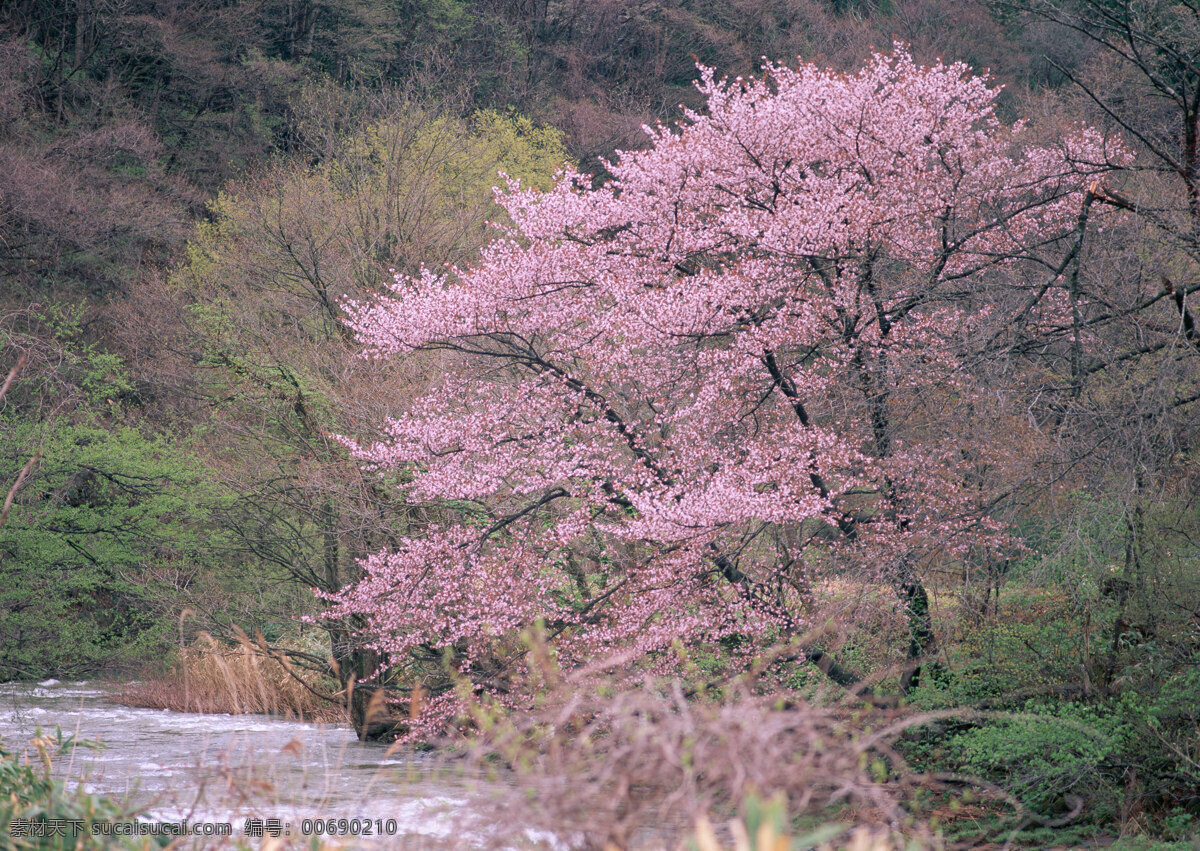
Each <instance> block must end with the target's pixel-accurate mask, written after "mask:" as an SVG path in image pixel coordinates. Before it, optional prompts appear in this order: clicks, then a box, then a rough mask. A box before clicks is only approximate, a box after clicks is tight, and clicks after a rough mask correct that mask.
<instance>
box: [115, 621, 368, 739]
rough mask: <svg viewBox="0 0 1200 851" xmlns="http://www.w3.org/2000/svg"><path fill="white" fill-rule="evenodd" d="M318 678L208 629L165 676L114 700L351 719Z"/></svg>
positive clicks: (166, 706) (182, 709)
mask: <svg viewBox="0 0 1200 851" xmlns="http://www.w3.org/2000/svg"><path fill="white" fill-rule="evenodd" d="M315 679H316V678H315V677H313V676H312V675H311V674H307V673H306V672H303V673H302V672H298V671H297V670H296V669H295V668H293V667H291V666H290V665H288V664H287V662H286V661H285V660H282V659H279V658H276V657H272V656H268V655H266V654H264V653H263V652H262V651H261V650H260V649H259V648H257V647H255V646H254V645H253V644H252V643H250V642H249V641H248V640H246V641H242V642H240V643H239V644H237V645H224V644H221V643H219V642H217V641H216V640H215V639H214V638H213V637H212V636H210V635H208V634H207V633H202V634H201V636H200V638H199V639H197V640H196V641H195V642H194V643H193V644H192V645H191V646H188V647H183V648H181V650H180V652H179V657H178V658H177V659H176V661H175V663H174V665H172V667H171V669H170V671H169V672H168V673H167V674H166V675H165V676H161V677H155V678H152V679H148V680H145V681H142V682H136V683H130V684H128V685H126V686H125V687H124V688H122V689H121V690H120V691H119V692H118V693H117V694H116V695H114V699H115V700H117V701H118V702H119V703H123V704H125V705H127V706H140V707H145V708H148V709H171V710H174V711H176V712H199V713H204V714H217V713H226V714H230V715H243V714H263V715H276V716H281V717H284V718H294V719H302V720H308V721H344V720H346V709H345V706H344V705H343V704H342V703H341V701H338V700H336V699H331V698H329V697H323V696H322V695H323V694H325V693H326V692H328V689H322V688H321V685H320V684H319V683H316V682H313V680H315Z"/></svg>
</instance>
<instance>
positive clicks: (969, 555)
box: [329, 45, 1125, 736]
mask: <svg viewBox="0 0 1200 851" xmlns="http://www.w3.org/2000/svg"><path fill="white" fill-rule="evenodd" d="M698 85H699V87H700V89H701V91H702V93H703V94H704V95H705V96H706V98H707V109H706V110H705V111H704V112H702V113H693V112H689V113H687V115H686V120H685V121H684V122H682V123H681V124H680V125H679V126H677V127H664V126H659V127H657V128H652V129H648V131H647V132H648V133H649V134H650V137H651V142H652V144H651V147H650V148H649V149H648V150H646V151H642V152H637V153H625V154H622V155H620V156H619V158H618V161H617V162H614V163H611V164H607V167H608V168H609V170H610V172H611V174H612V175H613V179H612V180H611V181H610V182H608V183H606V184H604V185H595V184H594V183H593V181H592V180H591V179H590V178H589V177H588V176H586V175H583V174H579V173H576V172H572V171H568V172H566V173H564V174H563V175H562V176H561V178H560V180H559V181H558V183H557V185H556V186H555V187H554V188H553V189H551V190H550V191H548V192H537V191H532V190H525V189H522V188H521V187H520V186H519V185H517V184H516V183H515V182H512V183H510V184H509V187H508V190H507V191H506V192H502V193H498V198H499V200H500V203H501V205H502V206H503V207H504V209H505V210H506V211H507V213H508V216H509V218H510V220H511V223H510V224H508V225H505V226H504V228H502V231H503V233H502V235H501V236H500V237H499V238H497V239H496V240H494V241H493V242H492V243H491V244H490V245H489V246H488V247H487V248H486V249H485V250H484V251H483V254H482V256H481V257H480V259H479V261H478V263H477V264H476V265H474V266H473V267H470V268H446V269H442V270H432V269H430V270H426V271H424V273H423V274H421V275H420V276H419V277H416V278H410V277H403V276H400V277H397V279H396V281H395V283H394V284H393V285H392V294H391V295H389V296H387V297H384V298H381V299H379V300H377V301H372V302H369V303H365V302H349V303H348V304H347V305H346V307H347V310H348V317H349V318H348V322H349V324H350V325H351V327H352V328H353V329H354V331H355V332H356V333H357V334H358V336H359V339H360V340H361V341H362V343H363V344H364V346H365V348H366V353H367V354H368V355H369V356H372V357H391V356H395V355H399V354H402V353H405V352H412V351H416V350H434V351H442V352H444V353H445V355H444V358H443V360H442V363H444V364H445V365H446V367H445V372H444V374H443V375H441V376H440V378H439V380H437V381H435V382H434V384H433V386H432V389H431V390H429V392H427V393H425V394H424V395H422V396H420V397H419V398H415V399H411V400H408V401H407V403H406V405H405V409H404V411H403V412H402V413H399V415H398V416H396V417H395V418H393V419H389V420H388V421H387V423H386V429H385V431H386V433H385V435H384V436H383V437H382V439H379V440H377V441H375V442H361V443H358V442H354V441H351V440H348V439H347V440H346V444H347V445H348V446H349V447H350V448H351V450H352V452H353V453H354V454H355V455H356V456H357V457H358V458H359V459H361V460H362V461H363V462H364V463H365V464H366V465H367V466H369V467H371V468H375V469H378V470H381V471H390V472H391V473H392V474H393V477H397V476H398V478H399V479H400V480H401V481H403V482H404V484H403V485H401V486H402V487H403V488H404V490H405V492H406V495H407V498H408V499H410V500H411V501H413V502H428V503H431V504H437V505H441V506H443V508H442V509H441V514H440V515H439V516H440V517H441V518H443V522H440V523H438V524H431V525H429V526H428V527H427V528H425V529H423V530H422V531H421V532H420V533H414V534H412V535H411V536H409V537H406V538H404V539H402V540H400V541H398V542H397V545H396V546H395V547H393V548H391V549H389V550H387V551H384V552H379V553H377V554H375V555H373V556H371V557H370V558H368V559H366V560H365V561H364V563H363V567H364V569H365V578H364V579H363V580H362V581H361V582H359V583H357V584H355V585H353V586H350V587H348V588H346V589H344V590H343V591H342V592H341V593H339V594H337V595H335V596H333V597H331V599H330V603H331V605H330V612H329V614H330V616H332V617H339V616H348V615H359V616H364V617H365V618H366V620H367V622H368V623H369V625H370V627H369V631H368V633H367V634H366V635H364V636H363V640H364V641H367V642H368V643H370V644H371V645H372V646H374V647H376V648H377V649H378V650H379V651H381V652H382V653H383V654H384V655H385V657H386V658H387V659H388V660H389V664H390V665H392V666H394V670H399V671H401V672H402V673H404V672H407V675H408V676H409V677H410V678H411V679H412V681H413V683H414V691H416V692H418V693H425V694H429V695H430V697H429V699H428V701H426V702H425V703H423V704H422V705H421V706H420V707H417V706H414V710H416V709H420V710H421V712H420V721H419V723H417V724H416V725H414V727H413V731H412V733H411V735H413V736H417V735H421V734H423V733H427V732H430V731H431V730H433V729H434V728H435V727H436V726H437V725H438V724H441V723H443V722H444V721H445V720H446V719H448V718H450V717H451V716H452V715H453V714H454V712H455V709H456V706H457V705H458V701H460V700H461V699H462V694H463V690H462V689H461V688H460V689H458V690H457V691H456V690H454V689H452V688H451V687H450V685H451V681H452V678H451V677H449V676H445V677H443V678H442V679H441V680H439V679H437V678H436V677H433V676H431V675H429V674H428V673H425V674H421V672H422V671H426V672H427V671H428V670H430V667H429V666H430V663H434V662H437V661H438V660H442V662H443V664H444V665H445V669H446V670H448V671H450V672H451V673H452V674H454V676H455V678H457V679H458V680H459V682H468V683H470V684H471V685H472V686H473V688H474V692H475V694H477V695H492V696H494V698H495V699H497V700H499V701H501V702H502V703H509V704H512V705H518V704H519V703H520V702H521V701H522V700H524V699H525V695H526V694H527V691H526V689H527V688H528V686H527V685H526V680H525V676H526V674H527V670H526V665H527V662H526V647H525V645H523V644H522V641H521V640H520V636H521V634H522V632H523V631H527V630H530V629H531V628H534V627H535V625H536V628H537V629H540V630H542V632H543V634H544V636H545V637H546V639H547V641H548V645H549V646H550V647H551V648H552V650H553V653H554V654H555V656H556V661H557V663H558V664H559V665H561V666H562V667H563V668H564V669H568V670H570V669H578V668H581V667H583V666H587V665H589V663H595V662H597V660H602V659H605V658H608V657H614V656H615V657H617V658H620V659H621V660H623V661H624V662H625V663H627V664H631V665H633V667H634V668H635V669H639V670H645V669H647V668H649V669H658V670H667V669H670V668H671V667H672V666H674V665H677V664H678V654H679V653H680V652H685V651H691V650H695V649H696V648H712V647H718V648H720V651H721V656H722V658H726V659H730V660H733V661H735V662H736V660H737V659H739V658H743V657H746V656H748V655H750V654H753V653H756V652H759V651H760V650H761V649H762V648H763V647H765V646H768V645H770V644H773V643H778V642H784V641H787V640H789V639H791V638H794V637H795V636H797V635H799V634H800V633H801V632H803V630H804V629H805V628H806V624H808V623H809V622H810V620H811V615H810V614H809V613H808V609H809V608H810V607H809V601H810V596H809V594H808V588H809V581H810V579H811V577H812V576H814V575H815V574H818V573H828V572H831V571H833V572H842V573H845V574H847V575H853V576H856V577H864V578H867V577H869V578H872V579H874V580H875V581H884V582H888V583H892V584H894V585H895V586H896V587H897V588H899V589H903V591H904V593H905V594H906V596H907V600H908V602H909V603H910V605H912V606H914V607H917V606H919V604H920V603H921V602H922V601H923V599H924V591H923V589H922V587H921V584H920V577H921V572H922V570H924V569H926V568H927V567H928V566H929V565H931V564H945V563H952V564H958V565H966V564H968V563H969V562H970V561H971V560H973V559H979V558H981V557H984V556H985V555H986V554H988V553H995V552H998V551H999V550H1002V549H1004V548H1005V547H1008V546H1010V545H1011V543H1012V541H1011V538H1010V536H1009V534H1008V532H1007V530H1006V529H1005V528H1004V526H1003V524H1002V523H1000V522H999V521H998V520H996V519H994V517H993V514H992V511H991V509H992V507H993V505H994V504H995V501H996V500H997V498H998V497H999V494H998V493H997V492H996V491H995V489H994V488H989V487H983V486H980V484H979V481H978V477H975V478H973V477H972V474H971V471H972V470H974V469H978V468H980V467H984V466H987V465H989V464H992V465H994V464H1003V463H1005V461H1006V453H1009V448H1008V447H1007V446H1006V445H1005V444H1004V441H996V440H985V439H981V437H980V436H981V435H982V434H984V431H983V430H981V429H980V428H978V427H977V426H976V424H975V422H974V420H978V419H980V418H981V417H984V416H986V413H985V412H986V410H987V392H986V391H987V388H986V387H985V386H981V383H980V381H979V380H978V377H977V372H976V371H975V370H974V369H973V367H972V363H973V361H972V359H971V354H972V352H974V351H975V348H974V346H975V344H976V341H977V339H978V338H979V336H980V335H982V334H984V333H985V330H986V329H989V328H994V327H997V326H998V325H1000V324H1003V323H1006V322H1010V321H1013V320H1014V319H1015V318H1016V317H1018V316H1019V317H1020V318H1021V319H1022V321H1031V322H1038V321H1053V320H1054V319H1055V318H1056V317H1058V316H1060V315H1061V313H1062V311H1064V310H1069V309H1070V307H1069V304H1068V302H1067V301H1066V300H1064V298H1062V297H1061V296H1062V293H1063V292H1065V287H1066V284H1065V283H1064V281H1066V280H1067V279H1068V278H1069V277H1070V270H1071V264H1072V263H1077V262H1078V255H1079V245H1080V241H1081V240H1082V238H1083V234H1084V231H1085V230H1086V228H1087V221H1088V212H1089V209H1090V207H1091V201H1092V200H1093V199H1094V197H1095V195H1094V192H1092V191H1089V186H1091V187H1092V188H1093V189H1094V188H1095V183H1094V182H1095V181H1096V180H1097V179H1098V176H1099V175H1100V174H1101V173H1102V172H1104V171H1105V170H1106V169H1107V168H1109V167H1110V165H1111V164H1112V163H1113V162H1115V161H1116V160H1119V159H1121V158H1122V157H1124V156H1125V154H1124V152H1123V151H1122V150H1121V149H1120V148H1119V147H1118V146H1116V145H1115V144H1114V143H1113V142H1111V141H1109V140H1106V139H1104V138H1102V137H1101V136H1100V135H1099V134H1097V133H1096V132H1094V131H1091V130H1088V129H1080V130H1079V131H1078V132H1076V133H1075V134H1073V135H1071V136H1070V137H1069V138H1064V139H1062V140H1059V141H1058V143H1057V144H1054V145H1051V146H1032V145H1024V144H1023V143H1022V128H1021V127H1020V126H1016V127H1008V126H1005V125H1004V124H1002V123H1001V122H1000V120H999V119H998V118H997V117H996V114H995V104H996V97H997V92H998V90H997V89H996V88H994V87H991V86H990V85H989V83H988V81H987V80H986V79H984V78H980V77H977V76H971V75H970V74H969V73H968V69H967V68H966V67H965V66H963V65H961V64H951V65H943V64H938V65H936V66H933V67H919V66H917V65H916V64H915V63H914V62H913V60H912V59H911V57H910V56H909V55H908V54H907V52H906V51H905V50H904V49H903V48H902V47H901V46H899V45H898V46H897V47H896V48H895V49H894V51H893V52H892V53H890V54H886V55H884V54H878V55H875V56H874V57H873V58H872V59H871V60H870V61H869V62H868V63H867V64H866V65H865V67H864V68H863V69H862V70H861V71H859V72H858V73H856V74H854V75H849V76H847V75H843V74H839V73H836V72H833V71H827V70H821V69H819V68H818V67H816V66H813V65H800V66H799V67H796V68H791V67H784V66H780V65H767V66H766V67H765V71H764V74H763V76H762V78H761V79H742V78H737V79H735V80H718V79H716V78H715V76H714V74H713V72H712V71H711V70H708V69H701V81H700V83H699V84H698ZM1039 270H1040V271H1039ZM1035 274H1036V275H1037V276H1040V277H1038V278H1037V281H1036V282H1034V283H1031V281H1033V278H1032V277H1030V276H1031V275H1035ZM1014 282H1017V283H1014ZM1006 288H1007V289H1006ZM1006 292H1007V294H1005V293H1006ZM1013 292H1015V293H1016V295H1015V296H1014V295H1012V293H1013ZM972 412H976V416H975V417H974V420H973V419H972V416H971V413H972ZM1009 460H1011V459H1009ZM446 505H450V506H452V508H453V510H452V511H450V510H448V509H446V508H445V507H444V506H446ZM914 642H915V643H916V645H917V646H916V648H915V653H916V654H917V655H919V654H921V653H927V652H928V650H929V636H922V635H916V634H914ZM825 661H826V662H827V663H828V660H827V659H826V660H825ZM422 665H425V667H422ZM434 667H436V666H434ZM826 667H827V668H828V664H827V665H826ZM833 672H834V673H835V674H840V675H841V676H843V677H844V676H846V675H845V673H844V672H840V671H837V670H834V671H833ZM419 676H423V677H424V679H423V680H421V682H420V685H421V688H420V689H417V688H416V686H417V685H418V683H417V679H418V678H419ZM415 703H416V700H415V698H414V704H415Z"/></svg>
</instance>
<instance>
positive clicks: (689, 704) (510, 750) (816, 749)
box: [472, 682, 937, 851]
mask: <svg viewBox="0 0 1200 851" xmlns="http://www.w3.org/2000/svg"><path fill="white" fill-rule="evenodd" d="M564 685H567V686H570V685H571V684H569V683H567V684H564ZM561 697H562V700H561V702H559V701H549V702H548V705H547V706H546V707H545V708H544V709H540V710H533V711H530V712H528V713H523V714H516V713H513V714H509V715H507V716H506V717H504V718H500V719H493V720H492V722H491V723H489V722H487V721H482V723H480V724H479V728H480V730H481V732H480V735H479V736H478V738H477V740H476V742H475V743H474V746H473V747H474V751H473V755H474V757H475V760H476V761H475V765H476V766H477V768H478V769H479V770H482V771H484V772H485V773H486V771H487V770H488V768H489V766H496V765H502V766H505V769H504V771H503V772H502V773H503V774H504V775H505V776H506V777H507V778H508V783H507V784H504V785H501V786H499V787H498V788H499V794H497V795H496V796H494V797H492V798H491V799H488V800H484V801H481V802H480V804H479V806H478V809H477V811H476V812H475V813H473V814H472V816H474V822H475V823H474V824H473V825H472V828H473V829H476V830H483V831H487V830H490V831H493V835H494V836H495V837H496V839H497V841H501V840H508V839H509V838H510V837H512V836H520V835H521V834H522V832H525V831H529V830H530V829H532V830H536V831H544V832H545V833H546V834H549V835H555V836H560V837H568V838H569V840H568V841H569V842H570V844H571V845H572V847H579V848H595V849H606V851H607V849H627V848H662V847H683V846H680V844H679V839H680V838H681V837H686V836H688V835H689V834H691V835H692V836H693V840H692V841H693V843H696V842H697V841H699V844H700V845H702V846H703V845H705V840H706V839H708V838H709V837H707V836H704V835H703V834H704V833H705V831H704V830H703V828H702V827H701V826H702V825H704V824H706V823H708V822H707V820H708V819H709V818H711V817H714V816H715V817H717V818H718V819H719V820H720V822H721V825H722V826H721V828H720V829H719V830H717V831H716V832H715V833H712V831H711V828H710V829H709V831H708V832H709V833H711V842H709V843H708V844H707V846H706V847H709V848H715V847H723V848H728V847H734V848H743V847H747V846H745V845H744V843H741V842H739V836H738V830H737V825H738V824H739V821H738V819H737V818H734V819H733V821H726V819H729V818H730V817H731V816H734V815H735V814H736V813H738V812H739V811H741V810H742V809H743V807H744V805H745V803H746V802H747V801H748V800H753V799H754V798H756V797H757V796H760V795H764V794H765V795H770V796H778V797H779V798H780V799H781V801H782V807H783V809H784V811H785V812H786V813H787V814H788V816H789V817H804V818H806V819H808V820H816V821H817V822H818V823H822V822H823V823H826V824H829V823H832V822H839V823H841V826H840V827H838V828H836V829H835V830H834V831H833V832H834V833H835V834H837V836H836V837H830V838H828V839H826V840H824V841H823V842H814V843H812V846H809V847H813V846H818V845H819V846H820V847H824V848H856V849H859V848H861V849H864V851H886V849H891V848H893V847H895V848H905V847H909V846H910V843H912V842H913V841H915V842H916V843H917V844H918V846H919V847H936V845H937V842H936V837H935V836H934V835H933V834H932V832H931V831H930V830H929V829H928V828H927V827H926V826H924V825H922V824H920V823H918V822H915V821H914V820H913V819H912V818H911V815H910V814H909V813H908V812H907V811H906V809H905V807H904V802H905V800H906V799H907V798H908V796H909V795H910V793H911V792H912V791H913V789H914V787H915V786H917V785H922V784H921V782H920V780H921V778H918V777H917V776H915V775H914V774H913V773H912V772H911V771H909V769H908V768H907V766H906V765H905V763H904V760H903V759H902V758H901V757H900V756H899V754H897V753H896V751H895V750H894V748H893V747H892V745H893V743H894V741H895V739H896V738H897V737H899V736H900V735H901V734H902V733H903V732H904V731H905V730H907V729H910V728H911V726H914V725H919V724H920V723H921V722H922V718H921V716H912V717H908V716H904V715H899V714H896V713H892V712H883V711H879V710H874V709H871V708H863V707H853V708H852V707H822V706H817V705H814V704H808V703H805V702H800V701H787V702H785V701H781V700H780V699H779V697H778V696H762V695H756V694H754V693H752V692H751V691H748V690H743V689H740V688H737V687H735V688H733V689H731V690H730V692H729V693H727V695H726V696H725V697H723V698H722V699H720V700H712V701H704V700H696V699H691V698H687V697H685V696H684V692H683V689H682V688H681V687H680V685H679V684H678V683H663V682H647V683H646V684H645V685H644V686H643V687H642V688H636V689H632V690H625V691H617V692H615V693H614V692H613V691H609V690H607V689H593V688H588V687H584V688H575V689H568V690H567V693H566V694H564V695H561ZM721 814H724V815H723V816H722V815H721ZM900 825H905V827H904V829H903V831H901V830H900V827H899V826H900ZM852 827H855V828H858V830H852V829H851V828H852ZM694 829H698V830H699V834H695V833H693V830H694ZM864 831H865V832H864ZM754 833H755V831H753V830H752V831H751V836H754ZM763 838H764V839H765V837H763ZM774 839H775V840H778V841H777V842H774V841H773V842H772V843H767V844H766V845H765V846H763V847H765V848H770V849H774V848H775V847H776V846H777V845H778V844H779V843H784V844H783V846H782V847H790V846H791V843H792V837H789V836H787V835H786V833H785V832H784V831H783V830H782V829H781V830H779V831H777V833H776V834H775V835H774ZM713 843H716V844H713ZM749 847H753V848H755V849H757V848H759V847H760V846H759V845H757V844H752V845H751V846H749Z"/></svg>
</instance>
